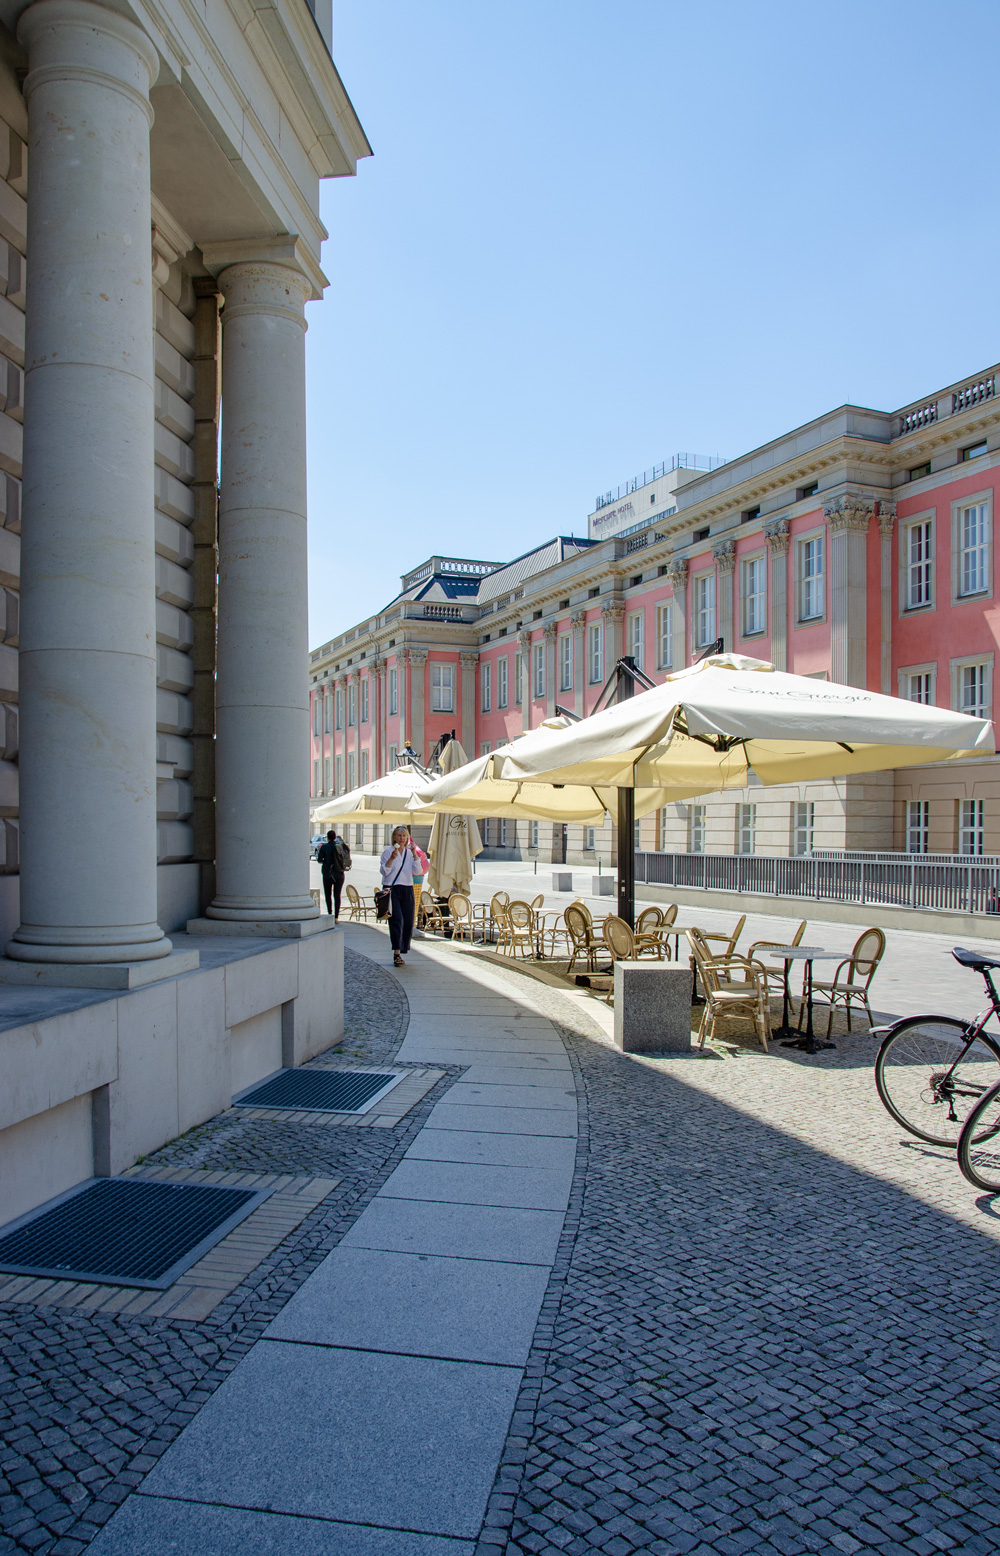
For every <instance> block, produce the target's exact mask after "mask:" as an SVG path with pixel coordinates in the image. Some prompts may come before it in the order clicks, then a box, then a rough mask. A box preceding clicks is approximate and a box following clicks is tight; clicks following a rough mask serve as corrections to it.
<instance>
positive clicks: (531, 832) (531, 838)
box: [528, 821, 538, 848]
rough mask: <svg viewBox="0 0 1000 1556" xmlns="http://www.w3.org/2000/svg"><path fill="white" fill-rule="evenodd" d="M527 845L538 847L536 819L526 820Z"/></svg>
mask: <svg viewBox="0 0 1000 1556" xmlns="http://www.w3.org/2000/svg"><path fill="white" fill-rule="evenodd" d="M528 847H529V848H537V847H538V822H537V821H529V822H528Z"/></svg>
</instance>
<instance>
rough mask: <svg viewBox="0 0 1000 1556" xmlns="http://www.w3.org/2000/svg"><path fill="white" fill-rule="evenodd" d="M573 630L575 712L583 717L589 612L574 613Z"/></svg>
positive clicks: (571, 624) (572, 618) (571, 621)
mask: <svg viewBox="0 0 1000 1556" xmlns="http://www.w3.org/2000/svg"><path fill="white" fill-rule="evenodd" d="M569 620H570V626H571V627H572V628H573V712H574V713H576V714H577V715H578V716H579V717H580V718H582V717H583V689H584V686H585V685H586V677H587V612H586V611H574V612H573V614H572V616H571V617H570V619H569Z"/></svg>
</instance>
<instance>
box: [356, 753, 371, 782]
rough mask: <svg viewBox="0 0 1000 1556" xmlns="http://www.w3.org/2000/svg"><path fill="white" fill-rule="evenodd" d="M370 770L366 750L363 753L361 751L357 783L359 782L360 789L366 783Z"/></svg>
mask: <svg viewBox="0 0 1000 1556" xmlns="http://www.w3.org/2000/svg"><path fill="white" fill-rule="evenodd" d="M370 770H371V764H370V761H369V757H368V752H367V750H365V751H362V753H361V771H360V773H359V774H358V781H359V782H360V784H361V785H362V787H364V785H365V784H366V783H367V782H368V776H369V772H370Z"/></svg>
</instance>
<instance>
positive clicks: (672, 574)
mask: <svg viewBox="0 0 1000 1556" xmlns="http://www.w3.org/2000/svg"><path fill="white" fill-rule="evenodd" d="M687 576H688V564H687V558H686V557H677V558H676V559H675V560H674V561H673V562H668V563H667V577H668V578H669V579H670V582H671V583H672V584H673V586H674V588H675V589H683V588H684V586H685V584H686V583H687Z"/></svg>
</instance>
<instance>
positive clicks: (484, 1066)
mask: <svg viewBox="0 0 1000 1556" xmlns="http://www.w3.org/2000/svg"><path fill="white" fill-rule="evenodd" d="M504 1057H505V1056H504V1055H498V1054H491V1055H490V1057H489V1059H488V1061H483V1062H482V1063H480V1062H479V1061H476V1062H474V1063H473V1064H471V1065H470V1066H469V1068H468V1069H467V1070H466V1072H465V1074H464V1075H463V1076H462V1080H463V1082H465V1083H466V1084H467V1085H469V1086H473V1085H475V1086H556V1087H559V1088H560V1089H561V1090H563V1091H565V1089H566V1084H567V1082H570V1083H572V1079H573V1072H572V1070H570V1069H568V1068H567V1069H563V1068H562V1067H561V1066H559V1065H555V1064H550V1063H549V1062H548V1061H547V1060H545V1058H544V1056H543V1055H536V1054H511V1055H510V1056H509V1058H510V1063H509V1064H506V1063H504V1062H503V1059H504ZM529 1059H541V1060H542V1062H541V1063H540V1064H529V1063H528V1060H529ZM575 1095H576V1094H575V1092H574V1097H575Z"/></svg>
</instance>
